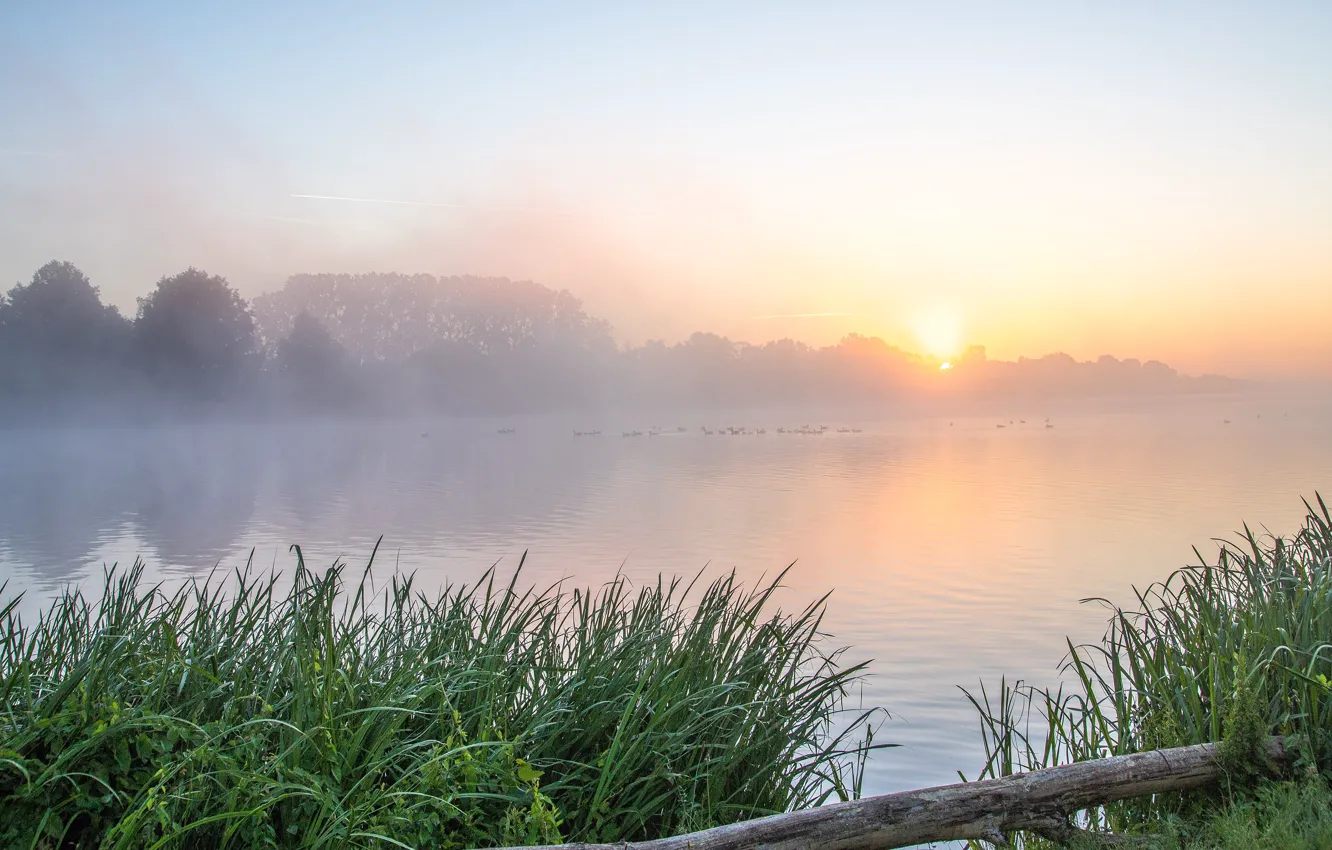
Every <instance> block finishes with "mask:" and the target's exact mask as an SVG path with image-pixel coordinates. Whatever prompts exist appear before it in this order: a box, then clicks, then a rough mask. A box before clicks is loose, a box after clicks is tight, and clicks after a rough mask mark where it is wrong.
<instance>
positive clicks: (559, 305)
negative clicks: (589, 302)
mask: <svg viewBox="0 0 1332 850" xmlns="http://www.w3.org/2000/svg"><path fill="white" fill-rule="evenodd" d="M301 313H307V314H309V315H310V316H311V317H313V318H314V319H316V320H318V321H319V322H320V323H321V324H322V325H323V326H324V327H325V328H326V329H327V330H328V332H329V333H330V334H331V336H332V337H333V338H334V339H335V340H337V341H338V342H339V343H340V344H341V345H343V346H344V347H345V348H346V349H347V351H348V352H349V353H350V354H351V355H352V357H353V358H354V359H356V360H358V361H368V360H403V359H406V358H407V357H409V356H410V355H412V354H414V353H416V352H418V351H423V350H426V349H429V348H432V347H434V346H437V345H439V344H440V343H453V344H461V345H464V346H466V347H468V348H471V349H473V350H475V351H478V352H481V353H483V354H491V355H498V354H502V353H504V352H510V351H519V350H523V349H535V348H543V347H561V348H571V349H580V350H585V351H594V350H595V351H601V352H606V351H611V350H613V348H614V343H613V341H612V339H611V336H610V327H609V325H608V324H607V323H606V322H604V321H602V320H600V319H596V318H593V317H591V316H589V315H588V314H587V313H586V312H585V311H584V310H583V305H582V302H580V301H579V300H578V299H577V298H574V297H573V296H572V295H570V294H569V293H568V292H565V291H556V290H553V289H550V288H549V287H545V286H542V285H540V284H537V283H532V282H531V281H512V280H509V279H508V278H492V277H472V276H465V277H442V278H437V277H435V276H434V275H428V274H417V275H404V274H361V275H349V274H317V275H308V274H302V275H294V276H292V277H290V278H288V279H287V282H286V284H285V285H284V286H283V287H282V289H280V290H278V291H276V292H272V293H269V294H267V295H262V296H260V297H259V298H257V299H255V315H256V317H257V318H258V321H259V326H260V328H261V330H262V335H263V338H264V340H265V343H266V344H267V345H269V346H272V345H274V344H275V342H276V341H277V340H280V339H282V338H284V337H285V336H286V335H287V334H288V333H289V332H290V331H291V328H292V326H293V324H294V322H295V319H296V317H297V316H298V315H300V314H301Z"/></svg>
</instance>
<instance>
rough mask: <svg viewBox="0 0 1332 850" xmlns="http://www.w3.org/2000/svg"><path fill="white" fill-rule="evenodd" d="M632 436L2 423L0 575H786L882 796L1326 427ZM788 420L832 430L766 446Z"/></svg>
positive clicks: (1303, 484) (1275, 499) (37, 592)
mask: <svg viewBox="0 0 1332 850" xmlns="http://www.w3.org/2000/svg"><path fill="white" fill-rule="evenodd" d="M1046 417H1049V418H1050V420H1051V424H1052V425H1053V426H1054V427H1051V428H1046V427H1045V420H1046ZM653 419H654V420H655V421H648V420H646V419H643V418H638V419H634V418H631V417H616V416H611V415H602V416H597V417H593V416H585V417H581V418H579V417H563V416H561V417H554V416H552V417H532V418H522V419H508V420H475V419H474V420H453V421H444V420H436V421H426V420H410V421H408V420H396V421H394V420H384V421H369V420H359V421H336V422H335V421H309V422H300V423H296V422H291V423H286V424H282V425H269V426H258V425H239V424H229V425H221V424H214V425H208V426H200V425H195V426H174V427H161V428H153V429H114V428H109V429H74V428H67V429H48V430H45V431H36V430H9V431H0V485H2V486H0V576H3V577H4V578H5V579H6V580H7V581H8V588H7V590H6V595H8V596H12V595H13V594H14V593H16V592H19V591H23V592H26V593H27V594H28V595H27V597H26V598H25V600H24V603H23V607H24V609H25V610H28V611H35V610H36V609H37V608H38V607H40V605H41V604H42V603H43V602H44V600H46V599H48V598H49V597H50V594H51V593H53V592H54V591H55V590H56V589H57V588H59V587H60V586H61V585H63V584H66V583H70V582H87V581H89V580H93V581H95V580H97V579H98V578H99V577H100V571H101V569H102V565H103V564H110V563H113V562H120V563H124V564H127V563H129V562H132V561H133V559H134V558H135V556H136V555H138V556H142V557H143V558H144V559H145V560H146V561H147V563H148V565H149V575H150V576H151V577H153V578H161V579H166V580H172V579H174V578H178V577H180V576H183V575H187V574H202V573H206V572H207V571H208V570H210V569H211V568H213V567H214V565H217V564H220V565H222V566H224V567H228V568H230V567H238V566H241V565H243V564H244V562H245V559H246V557H247V556H248V555H249V553H250V551H251V550H253V552H254V558H255V560H256V562H257V563H259V564H260V565H262V566H264V567H268V566H270V565H272V566H276V567H278V568H281V569H284V570H287V571H290V568H291V567H292V565H293V564H294V559H293V556H292V555H290V554H289V553H288V546H289V545H290V544H292V543H299V544H300V545H301V546H302V547H303V549H304V552H305V555H306V558H307V561H309V562H310V563H312V564H314V565H317V566H324V565H327V564H329V563H331V562H332V561H333V560H334V559H336V558H345V559H346V560H347V561H348V562H350V563H351V564H353V565H356V564H362V563H364V561H365V560H366V558H368V556H369V555H370V552H371V550H372V548H373V547H374V544H375V541H376V540H377V539H378V538H379V537H380V536H381V535H382V536H383V543H382V545H381V547H380V553H379V560H378V561H377V569H376V574H377V575H385V574H387V573H388V572H389V571H390V570H391V569H393V568H394V567H397V568H400V569H403V570H415V571H417V574H418V578H417V581H418V583H419V584H420V586H422V587H425V588H430V587H433V586H437V585H438V584H439V583H441V582H443V581H445V580H451V581H470V580H473V579H475V578H476V577H477V576H478V575H479V574H481V573H482V572H483V571H484V570H485V569H486V568H487V567H489V566H490V565H492V564H496V563H498V565H499V570H500V572H501V574H507V573H508V572H510V571H511V570H512V569H514V568H516V566H517V564H518V562H519V558H520V557H521V556H522V554H523V552H524V551H526V552H528V556H527V561H526V564H525V566H524V568H523V573H524V579H523V582H524V583H528V584H546V583H548V582H551V581H554V580H556V579H559V578H561V577H568V578H571V579H572V580H574V581H576V582H579V583H584V584H596V583H599V582H602V581H604V580H606V579H607V578H609V577H611V576H612V575H614V574H615V573H616V571H623V572H624V573H625V574H627V575H628V576H629V577H631V578H632V579H634V580H635V581H647V580H649V579H652V578H654V577H655V576H656V575H657V574H658V573H662V572H664V573H670V574H689V575H692V574H694V573H696V572H697V571H699V570H701V569H707V570H708V571H710V572H712V573H716V572H719V571H721V570H728V569H731V568H734V569H736V570H737V571H738V572H739V573H740V574H741V575H742V576H743V577H744V578H745V579H746V580H747V581H749V582H753V581H754V580H756V579H757V578H758V577H760V576H761V575H764V574H767V575H771V574H772V573H774V572H776V571H778V570H780V569H782V568H783V567H785V566H786V565H787V564H789V563H791V562H795V567H794V568H793V569H792V570H791V572H790V574H789V576H788V579H787V584H788V585H789V590H786V591H784V592H783V594H782V595H781V596H780V597H779V599H780V601H781V603H782V604H783V605H784V606H785V607H788V608H795V607H803V605H804V604H805V603H807V602H808V601H810V600H811V599H813V598H814V597H815V596H816V595H820V594H822V593H824V592H826V591H829V590H831V591H832V597H831V600H830V610H829V616H828V619H827V621H826V627H827V629H828V630H829V631H830V632H831V633H832V634H833V635H834V638H835V640H836V642H838V643H839V644H846V645H849V646H851V647H852V650H851V651H850V653H849V654H848V656H847V657H848V659H850V660H861V659H872V664H871V676H870V678H869V679H868V680H867V682H866V684H865V687H864V691H863V694H861V695H859V699H860V701H861V702H863V704H864V705H866V706H869V705H878V706H882V707H884V708H885V709H887V710H888V711H889V712H890V713H891V715H892V716H891V719H890V720H888V721H887V722H886V723H885V725H884V727H883V730H882V732H881V733H880V735H879V736H878V737H879V739H880V740H882V741H890V742H896V743H900V744H902V745H903V746H901V747H900V748H897V749H893V750H888V751H885V752H883V753H881V754H880V755H878V756H877V757H876V759H875V761H874V762H873V764H872V768H871V772H870V775H869V778H868V781H867V787H866V791H867V792H869V793H881V792H886V791H891V790H898V789H904V788H910V787H918V786H923V785H929V784H935V783H942V782H950V781H955V780H956V778H957V771H959V770H961V771H964V772H966V773H967V775H968V776H969V777H971V776H975V774H976V771H977V769H978V767H979V764H980V747H979V739H978V733H977V724H976V722H975V719H974V716H973V714H972V712H971V709H970V708H969V706H968V704H967V702H966V699H965V697H964V696H963V694H962V693H961V691H960V690H959V689H958V686H966V687H974V686H975V685H976V683H977V682H978V681H979V680H981V679H984V680H986V681H987V682H990V681H997V680H998V678H999V676H1000V675H1006V676H1009V677H1010V678H1013V677H1019V678H1024V679H1028V680H1035V681H1038V682H1050V681H1053V680H1054V679H1055V677H1056V676H1057V668H1058V663H1059V661H1060V659H1061V657H1062V655H1063V652H1064V636H1065V635H1071V636H1072V637H1073V638H1074V639H1075V640H1089V639H1094V638H1096V637H1098V636H1099V635H1100V632H1101V628H1102V623H1103V620H1104V611H1103V610H1102V609H1100V608H1098V607H1097V606H1095V605H1080V604H1079V600H1080V599H1083V598H1086V597H1108V598H1111V599H1113V600H1115V601H1117V602H1127V601H1129V600H1130V599H1131V598H1132V596H1131V586H1133V585H1139V586H1142V585H1144V584H1146V583H1149V582H1152V581H1156V580H1160V579H1162V578H1164V577H1165V576H1167V575H1168V574H1169V573H1170V572H1171V571H1172V570H1173V569H1176V568H1178V567H1180V566H1183V565H1185V564H1187V563H1190V562H1193V561H1194V556H1193V555H1192V552H1191V547H1193V546H1195V545H1196V546H1198V548H1199V549H1200V550H1201V551H1202V552H1203V553H1204V554H1206V555H1207V556H1208V557H1210V556H1211V555H1212V553H1214V552H1215V544H1214V543H1212V542H1211V539H1212V538H1214V537H1219V536H1227V535H1230V534H1231V533H1232V532H1234V531H1235V530H1237V529H1239V528H1240V527H1241V524H1242V523H1243V522H1246V521H1247V522H1248V523H1249V524H1250V525H1251V526H1252V527H1255V528H1258V529H1261V527H1263V526H1266V527H1268V528H1270V529H1271V530H1272V531H1274V532H1278V533H1287V532H1290V531H1293V530H1294V529H1295V528H1296V527H1297V525H1298V522H1299V520H1300V518H1301V517H1302V516H1303V506H1302V504H1301V501H1300V498H1301V497H1302V496H1304V497H1309V498H1312V497H1313V494H1314V492H1315V491H1316V490H1318V489H1320V488H1321V489H1323V490H1324V491H1327V492H1328V494H1329V495H1332V440H1329V439H1328V435H1329V433H1332V428H1329V425H1330V424H1332V415H1329V411H1328V410H1327V409H1325V408H1320V407H1317V406H1312V405H1308V404H1305V405H1299V404H1295V403H1289V402H1275V401H1272V400H1268V401H1266V402H1263V401H1258V400H1247V401H1244V400H1214V401H1210V402H1199V401H1192V402H1188V403H1182V402H1178V403H1172V404H1170V405H1168V406H1163V407H1161V408H1159V409H1155V410H1144V409H1138V410H1134V411H1115V410H1110V409H1105V408H1102V409H1100V410H1096V411H1089V410H1083V411H1077V410H1072V409H1060V408H1055V407H1051V406H1049V405H1046V406H1045V407H1044V408H1042V409H1038V408H1037V407H1036V406H1034V405H1033V406H1026V407H1023V408H1022V409H1019V408H1018V407H1017V406H1015V407H1014V409H1013V410H1011V411H1006V412H1004V413H1003V414H994V413H992V414H988V415H984V416H969V417H960V416H952V417H947V416H933V415H924V414H916V415H899V416H896V417H893V416H866V415H861V416H852V415H851V414H844V415H843V416H841V417H838V416H835V415H832V414H829V413H826V412H825V413H823V414H822V415H814V414H809V415H804V414H789V413H785V414H779V413H771V412H770V413H755V412H749V413H746V414H730V415H726V416H721V415H717V414H710V415H707V416H701V415H698V414H693V415H689V416H685V415H680V416H677V417H675V418H669V419H668V418H667V417H662V416H658V417H653ZM1023 419H1025V420H1026V421H1025V422H1023V421H1022V420H1023ZM1227 420H1229V421H1227ZM806 422H810V424H813V425H816V426H817V425H818V424H821V423H826V424H827V425H828V426H829V430H828V431H827V432H826V433H824V434H823V435H822V436H799V435H790V434H778V433H776V428H777V427H779V426H788V427H795V426H800V425H803V424H805V423H806ZM657 424H659V425H661V426H664V427H665V428H667V429H669V430H668V432H667V433H665V434H662V435H661V436H647V435H646V434H645V435H644V436H641V437H622V436H621V432H622V431H623V430H628V429H640V430H643V431H647V430H648V429H649V428H650V427H651V426H653V425H657ZM701 425H707V426H708V427H710V428H716V427H722V426H746V427H749V428H759V427H763V428H766V429H767V433H766V434H763V435H751V436H705V435H704V434H703V433H702V432H701V431H700V430H699V428H700V426H701ZM1000 425H1002V426H1003V427H1002V428H1001V427H998V426H1000ZM677 426H683V427H685V428H686V430H685V432H683V433H675V432H674V429H675V428H676V427H677ZM501 428H505V429H507V428H512V429H513V433H506V434H501V433H498V430H499V429H501ZM838 428H846V429H852V428H854V429H858V432H851V431H848V432H845V433H839V432H838V430H837V429H838ZM575 429H578V430H590V429H599V430H601V431H603V432H604V433H603V435H601V436H597V437H576V436H574V435H573V431H574V430H575Z"/></svg>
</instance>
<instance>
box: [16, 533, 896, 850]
mask: <svg viewBox="0 0 1332 850" xmlns="http://www.w3.org/2000/svg"><path fill="white" fill-rule="evenodd" d="M297 554H298V560H299V550H297ZM367 575H368V570H367V573H366V574H362V575H360V576H356V575H354V574H353V575H350V576H349V575H348V574H347V571H346V570H345V569H344V568H342V567H340V566H335V567H334V568H333V569H330V570H329V571H327V572H325V573H322V574H321V573H316V572H313V571H310V570H308V569H306V567H305V565H304V563H303V562H300V563H299V565H298V567H297V570H296V573H295V577H294V583H293V584H292V587H291V590H290V591H284V592H279V590H278V586H277V585H276V584H275V582H274V580H273V579H272V578H265V579H258V578H255V577H254V576H253V575H251V574H250V573H249V572H248V571H247V572H242V573H238V574H237V575H235V576H230V577H227V578H226V580H225V581H219V580H216V579H214V580H206V581H197V582H189V583H187V584H185V585H184V586H183V587H182V588H181V589H180V590H178V591H174V592H170V593H167V592H164V591H163V590H162V589H160V588H155V587H147V586H145V585H144V583H143V581H142V568H141V567H139V566H136V567H135V568H134V569H132V570H129V571H127V572H121V573H115V572H113V573H111V574H109V575H108V576H107V579H106V585H105V588H104V592H103V593H101V594H100V596H98V597H95V598H93V599H89V598H85V597H84V596H83V595H82V594H80V593H79V592H78V591H69V592H66V593H64V594H63V595H61V596H60V597H58V598H57V599H56V600H55V601H54V603H53V604H52V605H51V607H50V609H49V611H48V612H47V613H46V614H45V615H44V616H43V617H42V618H41V620H40V621H39V622H37V623H32V624H25V623H23V622H22V621H21V620H20V618H19V617H18V615H17V614H16V613H15V606H14V604H13V603H11V604H10V605H9V607H8V608H6V609H4V611H3V614H2V615H0V694H2V695H3V705H4V713H3V716H0V846H5V847H58V846H77V847H94V846H97V847H112V848H129V847H135V848H137V847H219V846H233V847H246V848H248V847H346V846H372V847H390V846H408V847H416V846H421V847H431V848H449V847H469V846H479V845H488V844H497V843H507V844H512V843H540V842H548V841H555V840H559V839H565V840H589V841H619V840H633V839H640V838H646V837H657V836H663V835H669V834H673V833H679V832H685V831H688V830H692V829H696V828H700V827H706V826H710V825H715V824H720V823H726V822H732V821H738V820H743V819H747V818H751V817H756V816H761V815H765V814H770V813H773V812H779V811H784V810H788V809H792V808H798V807H805V806H812V805H816V804H818V803H820V802H823V801H825V800H827V799H830V798H839V797H851V796H855V795H857V794H858V793H859V785H860V777H861V772H862V769H863V765H864V760H865V756H866V754H867V751H868V749H869V747H870V746H871V743H870V741H871V737H872V736H871V726H870V721H871V719H872V718H871V716H870V715H858V714H851V715H846V714H843V713H842V712H843V707H844V706H843V703H844V700H845V699H846V697H847V695H848V691H849V689H850V688H851V687H852V686H853V685H854V684H855V683H856V682H857V680H858V678H859V676H860V674H861V669H860V667H858V666H849V667H843V666H841V665H840V664H839V662H838V656H839V654H840V653H839V651H838V650H836V649H831V648H829V647H827V646H826V638H825V636H824V635H823V634H822V633H821V632H820V620H821V617H822V616H823V612H824V606H823V601H822V600H820V601H819V602H817V603H815V604H813V605H811V606H809V607H808V608H806V609H804V610H803V611H800V612H799V613H795V614H787V613H782V612H780V611H778V610H775V609H774V606H773V600H772V594H773V591H774V590H775V588H776V587H777V582H778V581H780V576H779V577H778V579H777V580H775V581H774V582H772V583H769V584H766V585H764V586H762V587H759V588H757V589H755V590H750V591H746V590H744V589H743V588H741V587H740V586H739V585H738V584H737V583H736V581H735V578H734V576H728V577H724V578H722V579H720V580H718V581H716V582H715V583H713V584H711V585H709V586H707V587H706V588H703V589H694V590H693V592H690V591H691V588H690V587H688V586H684V585H681V584H680V583H678V582H658V583H657V584H655V585H651V586H647V587H643V588H641V589H635V588H633V587H632V586H631V585H630V584H629V582H628V581H627V580H624V579H618V580H616V581H613V582H611V583H609V584H607V585H605V586H604V587H602V588H600V589H599V590H593V591H583V590H574V591H570V590H565V589H563V588H561V587H554V588H551V589H548V590H546V591H544V592H522V591H521V590H519V589H518V587H517V585H516V584H515V583H514V582H516V581H517V576H515V578H514V581H513V582H510V583H509V584H507V585H505V584H502V583H501V584H497V583H496V582H495V576H494V575H493V574H491V575H488V576H486V577H485V578H484V579H483V581H482V582H481V583H480V584H477V585H472V586H453V587H446V588H444V589H443V590H442V591H440V592H439V593H438V594H431V595H429V596H427V595H424V594H421V593H418V592H417V591H416V590H414V589H413V587H412V583H411V580H410V579H402V578H399V579H394V580H393V582H392V584H391V585H390V586H389V587H388V588H387V589H385V590H384V591H383V592H381V593H375V592H373V590H372V588H371V585H370V583H369V581H368V578H367Z"/></svg>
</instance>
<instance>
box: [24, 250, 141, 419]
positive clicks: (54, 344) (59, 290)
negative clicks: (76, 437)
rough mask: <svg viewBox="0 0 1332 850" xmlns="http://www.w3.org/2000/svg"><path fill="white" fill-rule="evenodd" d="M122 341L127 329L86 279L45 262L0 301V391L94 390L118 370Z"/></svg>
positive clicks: (70, 269) (60, 264)
mask: <svg viewBox="0 0 1332 850" xmlns="http://www.w3.org/2000/svg"><path fill="white" fill-rule="evenodd" d="M128 339H129V323H128V322H126V321H125V319H124V318H122V317H121V315H120V313H119V311H117V310H116V308H115V307H111V306H108V305H105V304H103V303H102V299H101V295H100V293H99V292H98V290H97V287H95V286H93V285H92V283H91V282H90V281H89V280H88V277H87V275H85V274H84V273H83V272H82V271H80V270H79V269H78V268H77V267H76V266H75V265H74V264H73V263H68V262H56V261H52V262H49V263H47V264H46V265H44V266H42V267H41V268H40V269H38V270H37V271H36V272H35V273H33V276H32V280H31V281H30V282H28V283H20V284H18V285H17V286H15V287H14V288H13V289H11V290H10V291H9V295H8V297H5V298H0V360H3V362H4V364H5V370H4V375H3V376H0V389H3V388H8V390H9V391H10V392H29V391H30V390H31V388H32V387H38V388H41V391H42V392H45V393H47V394H53V393H54V394H59V393H64V392H68V391H70V390H72V389H74V388H76V387H83V386H85V385H89V384H95V383H97V382H98V381H99V380H100V379H101V378H102V377H103V376H104V375H105V373H106V370H107V369H108V368H114V367H115V366H116V365H118V363H119V361H120V359H121V358H122V356H123V354H124V351H125V346H126V344H127V342H128ZM25 388H27V389H25Z"/></svg>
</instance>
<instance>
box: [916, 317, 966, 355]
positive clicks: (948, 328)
mask: <svg viewBox="0 0 1332 850" xmlns="http://www.w3.org/2000/svg"><path fill="white" fill-rule="evenodd" d="M913 329H914V331H915V334H916V342H917V343H918V344H919V345H920V347H921V353H922V354H927V355H929V356H931V357H937V358H939V359H940V360H948V359H950V358H952V357H953V356H955V355H956V354H957V353H958V351H959V350H960V349H961V347H962V320H961V319H959V318H958V316H957V314H956V313H954V312H952V311H951V310H933V311H931V312H929V313H925V314H922V315H921V316H919V317H918V318H917V319H916V321H915V324H914V328H913ZM945 368H947V367H945Z"/></svg>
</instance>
